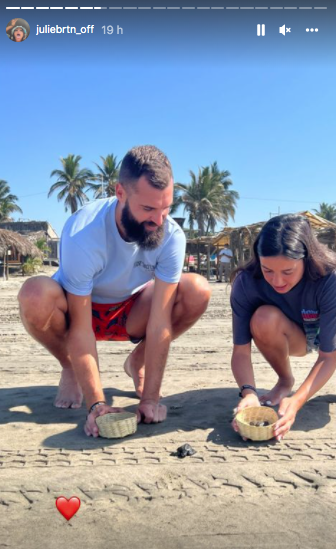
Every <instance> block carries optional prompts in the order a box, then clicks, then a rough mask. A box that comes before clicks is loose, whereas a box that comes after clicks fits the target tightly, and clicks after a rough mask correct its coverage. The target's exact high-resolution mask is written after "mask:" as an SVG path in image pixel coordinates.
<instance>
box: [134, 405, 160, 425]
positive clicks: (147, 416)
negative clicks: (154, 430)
mask: <svg viewBox="0 0 336 549" xmlns="http://www.w3.org/2000/svg"><path fill="white" fill-rule="evenodd" d="M137 417H138V423H140V422H141V421H143V423H161V421H164V420H165V419H166V417H167V406H165V405H164V404H159V403H157V402H155V401H154V400H142V401H141V402H140V404H139V406H138V409H137Z"/></svg>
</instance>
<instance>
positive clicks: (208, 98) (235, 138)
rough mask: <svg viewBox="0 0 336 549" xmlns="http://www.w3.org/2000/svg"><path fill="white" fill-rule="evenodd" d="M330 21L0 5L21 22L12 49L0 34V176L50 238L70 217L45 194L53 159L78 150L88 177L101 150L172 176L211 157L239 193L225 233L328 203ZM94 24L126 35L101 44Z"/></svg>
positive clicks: (334, 81) (331, 176) (334, 84)
mask: <svg viewBox="0 0 336 549" xmlns="http://www.w3.org/2000/svg"><path fill="white" fill-rule="evenodd" d="M178 4H179V3H177V5H178ZM245 4H246V5H248V3H245ZM250 4H251V2H250ZM252 4H253V2H252ZM266 4H267V3H266ZM280 4H281V2H280ZM315 4H316V2H315V3H313V4H311V5H315ZM33 5H36V4H34V2H33ZM53 5H57V3H55V2H54V3H53ZM74 5H76V2H75V3H74ZM81 5H82V4H81ZM93 5H95V4H93ZM107 5H108V4H107ZM156 5H157V4H156ZM184 5H186V4H184ZM218 5H219V4H218ZM231 5H235V3H234V2H233V4H231ZM239 5H244V2H241V3H240V4H239ZM286 5H287V6H288V5H291V3H290V2H286ZM293 5H294V4H293ZM296 5H300V4H298V3H296ZM326 5H327V4H326ZM4 12H6V13H4ZM332 14H334V11H332V10H329V11H328V10H327V11H325V12H323V13H322V12H317V11H315V12H314V11H313V10H312V11H311V12H308V11H307V12H301V13H299V11H298V10H297V11H296V12H295V13H294V12H292V11H291V12H288V13H287V12H286V13H285V12H282V13H281V14H280V13H275V12H272V13H271V11H270V10H268V11H267V12H265V13H263V14H262V17H261V16H260V14H259V13H257V12H253V13H248V14H246V13H242V12H239V13H232V14H231V13H229V12H228V10H226V11H225V10H223V15H222V14H220V15H219V11H218V12H216V13H215V12H214V11H213V12H210V11H209V12H208V13H206V14H204V13H202V14H201V13H200V12H196V10H195V12H194V13H193V14H192V16H191V15H190V13H182V11H180V12H174V13H168V12H167V13H165V15H163V13H162V12H160V13H154V12H153V10H152V11H151V12H150V13H145V14H144V13H140V12H134V13H133V12H132V13H127V12H125V11H121V10H120V12H118V13H114V11H113V13H112V11H111V12H109V11H106V12H104V13H102V12H100V13H98V10H97V11H96V10H95V11H92V12H90V13H80V12H79V11H78V13H76V12H75V11H73V12H71V13H65V12H64V10H63V12H62V13H56V14H55V13H47V12H45V13H42V12H37V10H29V12H28V10H26V11H24V10H20V12H15V13H13V12H9V11H8V12H7V10H4V9H2V21H5V23H4V24H3V27H4V26H5V25H6V23H7V22H8V21H9V20H10V19H11V18H12V17H19V16H20V17H23V18H24V19H26V20H28V21H29V23H30V25H31V34H30V36H29V38H28V39H27V40H26V42H24V43H23V44H14V43H12V42H11V41H10V40H8V38H7V37H6V34H5V33H3V35H2V37H1V40H2V41H3V43H2V44H1V46H2V52H3V55H2V60H1V70H2V72H3V71H4V74H5V75H6V81H7V85H6V86H1V90H0V99H1V105H2V117H1V120H2V127H3V132H2V135H1V138H0V150H1V153H0V154H1V173H0V179H5V180H7V181H8V183H9V185H10V187H11V190H12V192H13V193H14V194H16V195H18V196H19V205H20V206H21V208H22V210H23V216H21V217H23V218H25V219H38V220H47V221H49V222H50V223H51V224H52V226H53V227H54V228H55V230H56V231H57V232H58V233H60V232H61V228H62V226H63V224H64V222H65V220H66V219H67V216H68V215H69V214H66V213H65V211H64V206H63V204H62V203H58V202H57V199H56V195H54V196H53V197H52V198H49V199H48V198H47V193H48V190H49V188H50V186H51V184H52V183H53V182H54V181H55V179H51V178H50V173H51V171H52V170H53V169H56V168H60V167H61V164H60V161H59V158H60V157H61V156H63V157H64V156H67V155H68V154H69V153H72V154H79V155H81V156H82V167H87V168H90V169H94V164H93V163H94V162H99V160H100V155H102V156H105V155H107V154H109V153H113V154H115V155H117V157H118V159H121V158H122V156H123V155H124V154H125V153H126V152H127V150H128V149H129V148H131V147H132V146H134V145H138V144H145V143H151V144H155V145H157V146H158V147H160V148H162V149H163V150H164V151H165V153H166V154H167V155H168V156H169V158H170V160H171V162H172V165H173V169H174V175H175V180H176V181H181V182H184V183H188V181H189V170H190V169H191V170H193V171H197V169H198V167H199V166H205V165H208V164H210V163H211V162H213V161H215V160H217V162H218V164H219V167H220V168H221V169H227V170H229V171H230V172H231V178H232V181H233V189H235V190H237V191H238V192H239V194H240V197H241V198H240V200H239V201H238V206H237V213H236V217H235V221H234V222H232V223H230V225H243V224H247V223H253V222H256V221H260V220H263V219H268V218H269V215H270V213H273V214H275V213H277V212H278V208H280V211H281V213H285V212H289V211H300V210H304V209H312V208H318V204H319V203H320V202H328V203H332V202H336V185H335V183H336V181H335V173H336V157H335V153H334V150H335V135H334V131H335V123H336V113H335V99H334V90H335V88H336V75H335V38H334V32H332V31H333V26H334V24H333V22H332V21H331V15H332ZM263 21H264V22H265V24H266V36H265V37H257V36H256V24H257V23H258V22H259V23H262V22H263ZM93 23H94V24H95V34H93V35H91V36H88V35H86V36H83V35H82V36H73V35H57V36H56V35H51V34H50V35H40V36H36V25H41V26H43V25H45V24H50V25H56V24H59V25H66V24H70V25H76V26H78V27H81V26H83V25H87V24H93ZM284 23H285V24H286V27H287V26H289V25H290V26H291V29H292V30H291V33H289V34H286V36H282V35H281V34H279V32H278V27H279V25H280V26H281V25H282V24H284ZM103 24H113V25H114V26H116V25H117V24H119V25H120V26H122V27H123V29H124V34H123V35H122V36H117V35H116V34H115V33H114V34H113V35H112V36H107V35H105V36H104V35H103V32H102V29H101V27H102V25H103ZM306 26H309V27H310V26H314V27H316V28H317V27H318V28H319V32H318V33H314V34H313V33H306V31H305V28H306ZM17 217H18V216H16V218H17Z"/></svg>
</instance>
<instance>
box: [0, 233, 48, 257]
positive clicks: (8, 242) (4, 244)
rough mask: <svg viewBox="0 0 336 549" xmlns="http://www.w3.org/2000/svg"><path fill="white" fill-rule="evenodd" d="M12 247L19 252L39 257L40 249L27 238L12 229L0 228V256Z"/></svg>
mask: <svg viewBox="0 0 336 549" xmlns="http://www.w3.org/2000/svg"><path fill="white" fill-rule="evenodd" d="M10 248H12V249H13V250H16V251H17V252H18V253H19V254H21V255H23V256H26V255H30V256H32V257H41V256H42V254H41V252H40V250H39V249H38V248H37V247H36V246H35V245H34V244H33V243H32V242H30V241H29V240H28V239H27V238H25V237H24V236H21V235H20V234H18V233H14V232H13V231H7V230H6V229H0V257H1V256H2V257H3V256H5V255H6V253H7V251H8V250H9V249H10Z"/></svg>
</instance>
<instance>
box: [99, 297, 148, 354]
mask: <svg viewBox="0 0 336 549" xmlns="http://www.w3.org/2000/svg"><path fill="white" fill-rule="evenodd" d="M141 291H142V290H140V292H137V293H136V294H134V295H132V296H131V297H129V298H128V299H126V301H122V302H121V303H113V304H110V303H92V329H93V331H94V334H95V337H96V340H97V341H131V342H132V343H139V341H141V339H142V338H140V339H136V338H132V337H131V336H130V335H129V334H128V333H127V332H126V321H127V317H128V315H129V313H130V310H131V309H132V307H133V304H134V302H135V300H136V299H137V297H138V296H139V295H140V293H141Z"/></svg>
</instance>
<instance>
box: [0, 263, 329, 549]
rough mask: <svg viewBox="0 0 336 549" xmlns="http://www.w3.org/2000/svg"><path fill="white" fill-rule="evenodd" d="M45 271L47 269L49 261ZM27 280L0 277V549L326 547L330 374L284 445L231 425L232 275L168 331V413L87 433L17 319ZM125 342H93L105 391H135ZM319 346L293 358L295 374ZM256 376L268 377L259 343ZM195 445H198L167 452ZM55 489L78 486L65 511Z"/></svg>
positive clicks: (55, 370)
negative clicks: (202, 308)
mask: <svg viewBox="0 0 336 549" xmlns="http://www.w3.org/2000/svg"><path fill="white" fill-rule="evenodd" d="M47 273H48V274H50V270H47ZM24 280H25V278H23V277H17V278H11V279H10V280H9V281H7V282H3V281H1V282H0V362H1V390H0V392H1V398H0V402H1V404H0V406H1V415H0V548H3V547H6V548H8V547H11V548H12V547H13V548H16V549H17V548H22V549H39V548H42V547H43V548H45V547H47V548H48V549H54V548H56V547H57V548H59V547H63V546H64V547H65V546H69V547H72V548H75V549H77V548H82V547H94V548H95V549H99V548H103V547H104V548H105V547H113V548H114V549H117V548H125V549H126V548H127V549H128V548H131V547H132V548H136V549H138V548H139V549H140V548H141V549H145V548H146V549H151V548H153V549H154V548H159V547H161V548H164V549H168V548H174V549H176V548H183V549H184V548H185V549H189V548H193V549H198V548H214V549H216V548H217V547H218V548H219V547H220V548H223V547H224V548H226V547H228V548H234V549H236V548H256V549H260V548H264V547H265V548H266V547H267V548H269V547H273V548H276V549H277V548H285V547H290V548H291V549H293V548H294V547H295V548H296V547H298V548H299V547H300V548H301V547H311V548H328V547H331V546H332V545H333V546H334V540H335V535H336V522H335V520H334V516H335V510H336V469H335V458H336V438H335V431H336V429H335V403H336V398H335V385H334V380H333V379H332V380H331V381H330V382H329V383H328V384H327V385H326V386H325V387H324V388H323V389H322V390H321V391H320V393H319V394H318V395H317V396H316V397H315V398H313V399H312V400H311V401H310V402H309V403H307V404H306V405H305V407H304V408H303V409H302V410H301V411H300V413H299V414H298V417H297V420H296V423H295V425H294V426H293V428H292V430H291V431H290V433H289V434H288V435H287V436H286V437H285V439H284V440H283V441H282V442H281V443H277V442H275V441H274V440H273V441H269V442H266V443H252V442H243V441H242V440H241V439H240V437H239V435H238V434H236V433H235V432H234V431H233V430H232V428H231V426H230V418H231V414H232V409H233V408H234V406H236V404H237V401H238V390H237V388H236V385H235V382H234V380H233V378H232V374H231V370H230V353H231V346H232V335H231V319H230V308H229V287H228V285H227V284H215V283H212V284H211V285H212V289H213V295H212V299H211V303H210V306H209V308H208V311H207V312H206V313H205V314H204V316H203V317H202V319H201V320H200V321H199V322H198V323H197V324H196V325H195V326H194V327H193V328H192V329H191V330H190V331H189V332H188V333H187V334H185V335H184V336H182V337H181V338H180V339H178V340H177V341H176V342H174V343H173V345H172V349H171V352H170V356H169V362H168V365H167V369H166V374H165V379H164V384H163V392H164V395H165V397H164V401H163V402H164V403H165V404H166V405H167V407H168V419H167V420H166V422H164V423H162V424H159V425H140V426H139V428H138V431H137V433H136V435H134V436H132V437H129V438H126V439H122V440H107V439H92V438H88V437H86V435H85V434H84V431H83V425H84V421H85V409H84V407H83V408H82V409H81V410H60V409H56V408H54V407H53V406H52V401H53V399H54V397H55V394H56V389H57V385H58V381H59V365H58V363H57V361H56V360H55V359H54V358H53V357H52V356H50V355H49V354H48V352H47V351H46V350H44V349H43V348H42V347H41V346H40V345H39V344H38V343H36V342H35V341H33V339H31V338H30V337H29V336H28V335H27V334H26V332H25V330H24V328H23V326H22V325H21V323H20V319H19V314H18V305H17V301H16V295H17V293H18V290H19V288H20V286H21V284H22V283H23V281H24ZM131 349H133V346H132V345H131V344H129V343H118V342H116V343H105V342H102V343H98V352H99V357H100V365H101V374H102V380H103V385H104V388H105V389H106V397H107V400H108V402H110V403H113V405H116V406H123V407H125V408H126V409H128V410H130V411H133V410H134V409H135V407H136V404H137V402H138V400H137V398H136V396H135V393H134V390H133V386H132V381H131V379H130V378H128V377H127V376H126V375H125V374H124V372H123V369H122V365H123V362H124V360H125V358H126V356H127V354H128V353H129V351H130V350H131ZM315 357H316V355H313V354H312V355H308V356H307V357H305V358H302V359H295V360H293V361H292V364H293V371H294V375H295V377H296V386H298V384H299V383H300V382H301V381H302V380H303V379H304V378H305V376H306V375H307V373H308V371H309V369H310V368H311V366H312V364H313V362H314V359H315ZM253 358H254V363H255V370H256V378H257V382H258V388H260V389H268V388H271V387H272V386H273V384H274V383H275V381H276V378H275V375H274V373H273V372H272V371H271V369H270V368H269V366H267V364H266V363H265V361H264V359H263V358H262V356H261V355H260V354H259V353H257V352H256V351H255V350H254V351H253ZM184 443H189V444H191V446H192V447H193V448H194V449H195V450H196V454H194V455H193V456H191V457H186V458H185V459H178V458H177V457H176V456H174V455H171V454H172V453H173V452H174V451H176V449H177V447H178V446H180V445H181V444H184ZM58 496H65V497H67V498H69V497H71V496H77V497H79V498H80V500H81V507H80V509H79V511H78V513H77V514H76V515H75V516H74V517H73V518H72V519H71V520H70V521H69V522H67V521H66V520H65V519H64V518H63V517H62V516H61V515H60V514H59V512H58V511H57V509H56V506H55V500H56V498H57V497H58Z"/></svg>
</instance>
